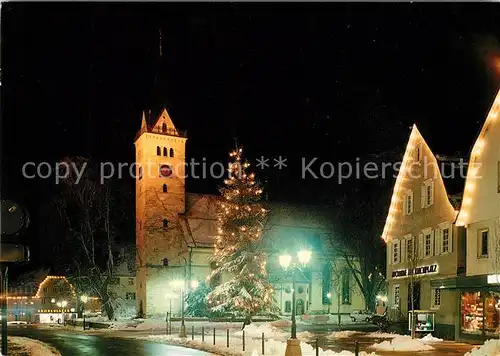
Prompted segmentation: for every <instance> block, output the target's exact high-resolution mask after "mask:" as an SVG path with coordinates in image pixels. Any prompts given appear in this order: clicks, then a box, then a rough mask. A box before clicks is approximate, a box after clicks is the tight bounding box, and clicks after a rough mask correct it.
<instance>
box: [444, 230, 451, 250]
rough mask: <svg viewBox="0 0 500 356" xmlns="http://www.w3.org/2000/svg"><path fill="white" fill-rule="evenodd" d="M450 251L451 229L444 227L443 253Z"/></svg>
mask: <svg viewBox="0 0 500 356" xmlns="http://www.w3.org/2000/svg"><path fill="white" fill-rule="evenodd" d="M449 251H450V229H443V253H446V252H449Z"/></svg>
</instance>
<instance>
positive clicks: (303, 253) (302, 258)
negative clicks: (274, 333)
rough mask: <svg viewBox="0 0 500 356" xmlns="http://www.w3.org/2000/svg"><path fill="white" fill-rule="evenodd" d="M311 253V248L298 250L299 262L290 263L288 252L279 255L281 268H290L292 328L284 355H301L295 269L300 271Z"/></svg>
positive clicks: (290, 258)
mask: <svg viewBox="0 0 500 356" xmlns="http://www.w3.org/2000/svg"><path fill="white" fill-rule="evenodd" d="M311 255H312V252H311V250H306V249H304V250H300V251H299V252H298V253H297V257H298V260H299V264H297V263H293V264H292V256H290V255H288V254H283V255H281V256H279V262H280V265H281V267H282V268H283V270H284V271H285V272H286V271H288V270H289V269H290V270H291V272H292V329H291V336H290V338H289V339H288V340H287V342H286V351H285V356H302V350H301V348H300V340H297V323H296V320H295V312H296V311H295V306H296V305H295V304H296V301H295V289H296V288H295V272H296V270H300V271H302V269H301V267H305V266H306V265H307V264H308V263H309V261H310V259H311Z"/></svg>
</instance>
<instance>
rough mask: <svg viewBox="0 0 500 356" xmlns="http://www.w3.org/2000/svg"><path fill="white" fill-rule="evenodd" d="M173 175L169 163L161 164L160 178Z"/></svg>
mask: <svg viewBox="0 0 500 356" xmlns="http://www.w3.org/2000/svg"><path fill="white" fill-rule="evenodd" d="M170 177H172V167H170V166H169V165H168V164H160V178H170Z"/></svg>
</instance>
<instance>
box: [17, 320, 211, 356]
mask: <svg viewBox="0 0 500 356" xmlns="http://www.w3.org/2000/svg"><path fill="white" fill-rule="evenodd" d="M8 335H11V336H24V337H29V338H33V339H37V340H40V341H43V342H45V343H47V344H49V345H51V346H53V347H55V348H56V349H57V350H58V351H59V352H60V353H61V355H62V356H117V355H120V356H128V355H134V356H209V355H210V354H208V353H206V352H202V351H197V350H192V349H186V348H182V347H176V346H170V345H163V344H158V343H153V342H147V341H142V340H134V339H118V338H114V337H111V335H107V334H94V335H89V334H83V333H79V332H71V331H62V330H50V329H37V328H32V327H25V328H17V327H9V329H8Z"/></svg>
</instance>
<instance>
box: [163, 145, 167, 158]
mask: <svg viewBox="0 0 500 356" xmlns="http://www.w3.org/2000/svg"><path fill="white" fill-rule="evenodd" d="M163 155H164V156H165V157H167V148H166V147H163Z"/></svg>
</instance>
